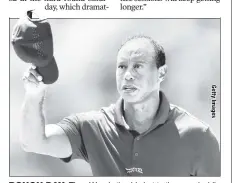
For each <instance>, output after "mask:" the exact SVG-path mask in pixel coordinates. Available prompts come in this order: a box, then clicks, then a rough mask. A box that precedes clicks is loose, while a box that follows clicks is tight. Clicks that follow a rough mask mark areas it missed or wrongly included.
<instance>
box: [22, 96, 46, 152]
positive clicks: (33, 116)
mask: <svg viewBox="0 0 232 183" xmlns="http://www.w3.org/2000/svg"><path fill="white" fill-rule="evenodd" d="M43 103H44V96H29V95H26V96H25V99H24V103H23V106H22V121H21V130H20V137H21V143H22V145H23V148H24V149H25V150H29V149H31V148H34V147H33V146H35V145H36V144H38V143H39V142H41V141H42V140H44V138H45V117H44V114H43Z"/></svg>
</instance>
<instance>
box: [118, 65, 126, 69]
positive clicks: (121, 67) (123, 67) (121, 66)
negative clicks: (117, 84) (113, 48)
mask: <svg viewBox="0 0 232 183" xmlns="http://www.w3.org/2000/svg"><path fill="white" fill-rule="evenodd" d="M118 68H119V69H125V68H126V66H125V65H119V66H118Z"/></svg>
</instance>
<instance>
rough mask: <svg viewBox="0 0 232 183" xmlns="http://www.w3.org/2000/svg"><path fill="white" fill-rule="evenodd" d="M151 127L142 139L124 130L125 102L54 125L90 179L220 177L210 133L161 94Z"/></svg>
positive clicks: (214, 143)
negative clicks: (87, 169)
mask: <svg viewBox="0 0 232 183" xmlns="http://www.w3.org/2000/svg"><path fill="white" fill-rule="evenodd" d="M160 99H161V100H160V105H159V108H158V111H157V115H156V117H155V119H154V123H153V125H152V126H151V128H150V129H149V130H148V131H146V132H145V133H142V134H138V133H137V132H135V131H132V130H130V129H129V128H128V125H127V124H126V122H125V120H124V118H123V111H122V109H123V100H122V99H119V100H118V101H117V102H116V104H112V105H110V106H109V107H105V108H102V109H101V110H100V111H92V112H87V113H79V114H73V115H71V116H69V117H66V118H64V119H63V120H62V121H61V122H59V123H58V125H59V126H60V127H61V128H62V129H63V130H64V131H65V133H66V134H67V136H68V138H69V140H70V143H71V146H72V152H73V153H72V156H71V157H69V158H67V159H64V160H65V161H66V162H68V161H71V160H72V159H76V158H81V159H84V160H86V161H87V162H88V163H89V164H90V166H91V169H92V172H93V175H94V176H220V151H219V144H218V142H217V140H216V138H215V136H214V134H213V133H212V131H211V129H210V127H209V126H208V125H207V124H205V123H203V122H202V121H200V120H198V119H196V118H195V117H193V116H192V115H190V114H189V113H188V112H186V111H185V110H183V109H181V108H179V107H177V106H174V105H170V104H169V102H168V100H167V98H166V97H165V95H164V94H163V93H162V92H161V94H160Z"/></svg>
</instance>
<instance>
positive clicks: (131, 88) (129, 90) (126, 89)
mask: <svg viewBox="0 0 232 183" xmlns="http://www.w3.org/2000/svg"><path fill="white" fill-rule="evenodd" d="M122 90H123V91H124V92H126V93H132V92H134V91H136V90H137V88H136V87H135V86H133V85H123V87H122Z"/></svg>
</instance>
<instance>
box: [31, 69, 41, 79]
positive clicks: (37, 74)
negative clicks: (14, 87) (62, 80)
mask: <svg viewBox="0 0 232 183" xmlns="http://www.w3.org/2000/svg"><path fill="white" fill-rule="evenodd" d="M29 71H30V73H31V74H32V75H33V76H34V77H35V78H36V79H37V80H38V81H42V80H43V77H42V76H41V75H40V74H39V73H38V72H37V71H36V70H35V69H32V68H31V69H30V70H29Z"/></svg>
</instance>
